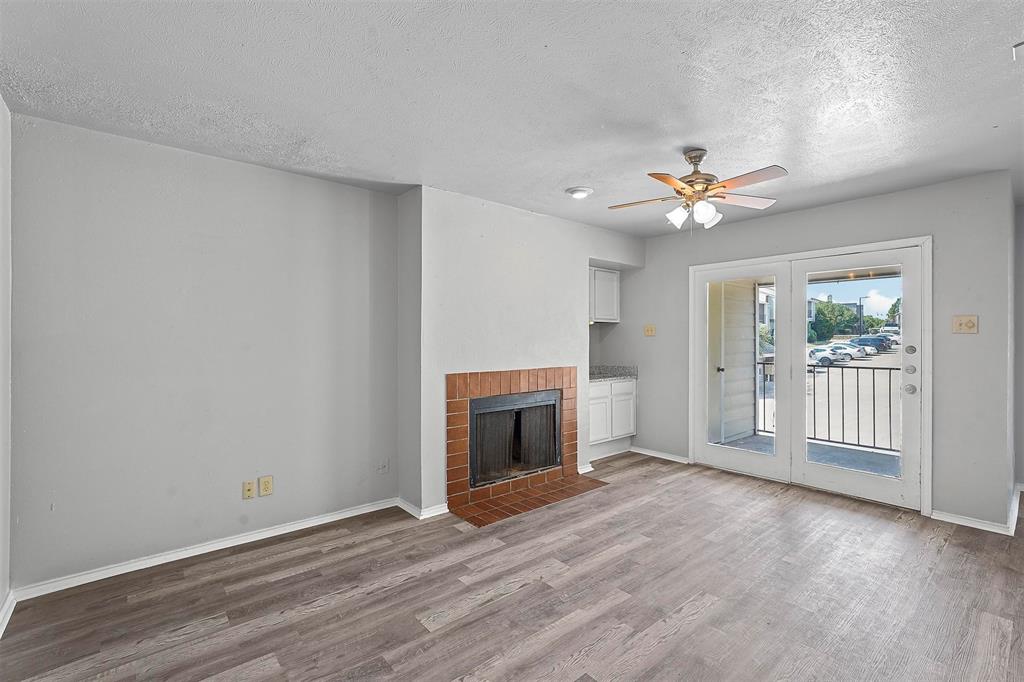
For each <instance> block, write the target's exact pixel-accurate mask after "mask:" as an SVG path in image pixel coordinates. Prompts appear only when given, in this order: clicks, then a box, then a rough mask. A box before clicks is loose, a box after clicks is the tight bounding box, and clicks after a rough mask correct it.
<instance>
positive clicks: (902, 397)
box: [793, 247, 921, 508]
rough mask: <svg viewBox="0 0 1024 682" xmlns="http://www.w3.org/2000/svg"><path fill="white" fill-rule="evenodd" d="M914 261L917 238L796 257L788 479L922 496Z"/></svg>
mask: <svg viewBox="0 0 1024 682" xmlns="http://www.w3.org/2000/svg"><path fill="white" fill-rule="evenodd" d="M919 264H920V249H919V248H917V247H914V248H909V249H897V250H891V251H880V252H869V253H864V254H855V255H849V256H836V257H829V258H817V259H809V260H798V261H794V264H793V283H794V287H793V291H794V299H793V300H794V305H795V303H796V302H797V301H799V302H800V303H801V304H802V305H803V307H805V309H806V310H807V319H806V321H802V320H794V324H793V329H794V333H797V332H798V331H801V330H802V331H804V332H805V334H806V341H805V342H803V343H798V344H796V347H795V348H794V353H795V355H794V363H795V364H794V367H797V366H798V364H797V363H798V362H800V363H802V364H803V367H804V371H803V375H804V377H805V380H804V381H803V382H801V383H803V384H804V385H803V390H797V391H796V392H795V393H794V398H795V399H796V402H795V404H794V410H795V411H798V413H799V414H800V417H799V418H797V417H796V416H795V414H794V433H797V434H799V438H797V439H795V440H794V453H793V480H794V481H797V482H801V483H805V484H807V485H812V486H814V487H821V488H826V489H829V490H834V491H836V492H841V493H845V494H849V495H855V496H857V497H864V498H868V499H874V500H878V501H882V502H888V503H891V504H897V505H900V506H908V507H914V508H917V507H919V506H920V464H919V462H920V451H919V438H918V437H917V436H915V437H911V438H907V437H906V435H905V434H907V433H911V434H913V433H916V432H915V431H914V429H916V428H917V425H918V424H919V420H920V397H919V394H918V388H919V383H920V382H919V379H920V375H919V374H917V364H915V363H917V362H918V360H919V357H920V356H919V355H918V356H917V357H913V354H910V355H908V354H907V353H905V350H906V349H913V351H914V352H916V351H917V346H918V345H919V343H920V342H919V338H920V286H921V285H920V281H919ZM801 328H802V329H801ZM908 424H909V426H910V429H909V431H908Z"/></svg>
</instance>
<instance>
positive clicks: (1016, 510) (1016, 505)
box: [1006, 483, 1024, 535]
mask: <svg viewBox="0 0 1024 682" xmlns="http://www.w3.org/2000/svg"><path fill="white" fill-rule="evenodd" d="M1022 490H1024V485H1022V484H1020V483H1018V484H1017V485H1015V486H1013V495H1012V496H1011V497H1010V514H1009V517H1008V518H1007V519H1006V521H1007V525H1008V526H1009V530H1010V535H1016V534H1017V516H1019V515H1020V493H1021V491H1022Z"/></svg>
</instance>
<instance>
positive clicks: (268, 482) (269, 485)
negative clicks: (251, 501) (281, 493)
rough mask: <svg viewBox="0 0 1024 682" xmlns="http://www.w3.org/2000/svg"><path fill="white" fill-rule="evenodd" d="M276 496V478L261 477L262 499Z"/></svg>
mask: <svg viewBox="0 0 1024 682" xmlns="http://www.w3.org/2000/svg"><path fill="white" fill-rule="evenodd" d="M273 494H274V477H273V476H260V497H266V496H267V495H273Z"/></svg>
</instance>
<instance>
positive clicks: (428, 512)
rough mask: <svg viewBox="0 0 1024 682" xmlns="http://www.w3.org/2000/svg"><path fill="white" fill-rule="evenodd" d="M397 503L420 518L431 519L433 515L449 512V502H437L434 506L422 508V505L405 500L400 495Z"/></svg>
mask: <svg viewBox="0 0 1024 682" xmlns="http://www.w3.org/2000/svg"><path fill="white" fill-rule="evenodd" d="M395 504H396V505H397V506H399V507H401V508H402V509H404V510H405V511H407V512H408V513H410V514H412V515H413V516H415V517H416V518H417V519H420V520H423V519H429V518H430V517H432V516H440V515H441V514H447V513H448V504H447V503H442V504H435V505H434V506H432V507H424V508H422V509H421V508H420V507H417V506H416V505H414V504H413V503H412V502H409V501H408V500H403V499H402V498H401V497H399V498H398V500H397V501H396V503H395Z"/></svg>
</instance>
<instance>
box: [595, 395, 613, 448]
mask: <svg viewBox="0 0 1024 682" xmlns="http://www.w3.org/2000/svg"><path fill="white" fill-rule="evenodd" d="M611 429H612V401H611V398H609V397H601V398H591V399H590V442H591V443H600V442H601V441H605V440H608V439H609V438H611V437H612V431H611Z"/></svg>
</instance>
